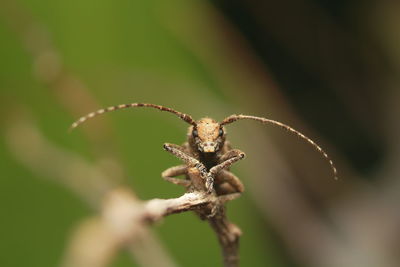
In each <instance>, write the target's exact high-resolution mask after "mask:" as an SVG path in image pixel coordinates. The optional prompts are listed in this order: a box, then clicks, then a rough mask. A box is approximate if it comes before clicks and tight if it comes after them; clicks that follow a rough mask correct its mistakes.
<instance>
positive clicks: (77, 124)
mask: <svg viewBox="0 0 400 267" xmlns="http://www.w3.org/2000/svg"><path fill="white" fill-rule="evenodd" d="M135 107H149V108H156V109H159V110H161V111H167V112H171V113H173V114H175V115H177V116H178V117H179V118H181V119H182V120H184V121H186V122H187V123H189V124H191V125H194V126H195V125H196V122H195V121H194V120H193V119H192V117H191V116H189V115H187V114H185V113H182V112H179V111H176V110H174V109H172V108H167V107H163V106H160V105H154V104H146V103H131V104H122V105H118V106H112V107H108V108H103V109H99V110H97V111H94V112H91V113H89V114H87V115H86V116H83V117H81V118H80V119H79V120H77V121H75V122H74V123H73V124H72V125H71V127H70V130H73V129H75V128H76V127H78V126H79V125H80V124H82V123H84V122H85V121H87V120H88V119H91V118H93V117H96V116H98V115H101V114H103V113H106V112H110V111H114V110H118V109H125V108H135Z"/></svg>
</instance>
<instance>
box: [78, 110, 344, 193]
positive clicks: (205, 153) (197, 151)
mask: <svg viewBox="0 0 400 267" xmlns="http://www.w3.org/2000/svg"><path fill="white" fill-rule="evenodd" d="M134 107H149V108H155V109H159V110H161V111H167V112H170V113H173V114H175V115H176V116H178V117H180V118H181V119H182V120H184V121H185V122H187V123H188V124H190V125H191V126H190V127H189V130H188V134H187V142H185V143H184V144H183V145H181V146H179V145H175V144H169V143H165V144H164V149H165V150H166V151H168V152H169V153H171V154H173V155H174V156H176V157H178V158H179V159H181V160H183V162H184V163H185V164H183V165H179V166H174V167H171V168H168V169H167V170H165V171H164V172H163V173H162V177H163V178H164V179H165V180H166V181H168V182H171V183H173V184H177V185H182V186H184V187H186V188H190V187H191V186H192V182H191V181H190V180H189V177H188V170H189V168H191V167H195V168H197V169H198V170H199V172H200V174H201V177H202V178H203V179H204V180H205V182H204V183H203V185H204V186H205V188H206V190H207V192H209V193H211V192H212V191H214V190H215V192H216V194H217V195H225V194H231V193H240V192H243V190H244V186H243V184H242V182H241V181H240V180H239V178H238V177H236V176H235V175H234V174H233V173H231V172H230V171H229V168H230V166H231V165H232V164H233V163H235V162H237V161H239V160H241V159H243V158H244V156H245V154H244V153H243V152H242V151H240V150H238V149H232V148H231V145H230V143H229V141H227V140H226V131H225V125H228V124H230V123H233V122H235V121H238V120H245V119H246V120H254V121H258V122H261V123H264V124H272V125H275V126H278V127H281V128H283V129H285V130H288V131H289V132H290V133H293V134H295V135H297V136H298V137H300V138H302V139H303V140H305V141H307V142H308V143H309V144H311V145H312V146H313V147H314V148H315V149H316V150H317V151H318V152H319V153H321V154H322V156H323V157H324V158H325V159H326V160H327V161H328V162H329V164H330V167H331V169H332V171H333V175H334V178H335V179H337V170H336V167H335V165H334V163H333V162H332V160H331V159H330V158H329V156H328V154H326V153H325V151H324V150H323V149H322V148H321V147H320V146H319V145H317V144H316V143H315V142H314V141H313V140H311V139H310V138H308V137H307V136H305V135H304V134H302V133H301V132H299V131H297V130H295V129H293V128H292V127H290V126H288V125H286V124H283V123H281V122H279V121H274V120H270V119H266V118H262V117H255V116H249V115H231V116H229V117H226V118H225V119H223V120H222V121H221V122H217V121H215V120H213V119H211V118H202V119H200V120H198V121H195V120H193V118H192V117H191V116H189V115H188V114H185V113H181V112H179V111H176V110H174V109H172V108H168V107H163V106H159V105H154V104H145V103H131V104H122V105H118V106H112V107H108V108H104V109H100V110H97V111H95V112H92V113H89V114H87V115H86V116H83V117H81V118H80V119H79V120H77V121H76V122H74V123H73V124H72V125H71V129H74V128H76V127H77V126H78V125H80V124H82V123H83V122H85V121H87V120H88V119H91V118H93V117H95V116H97V115H100V114H103V113H106V112H110V111H114V110H119V109H126V108H134ZM179 175H186V179H178V178H175V177H176V176H179Z"/></svg>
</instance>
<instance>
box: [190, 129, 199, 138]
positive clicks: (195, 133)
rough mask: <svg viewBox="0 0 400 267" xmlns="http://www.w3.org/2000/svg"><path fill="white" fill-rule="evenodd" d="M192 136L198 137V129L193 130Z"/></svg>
mask: <svg viewBox="0 0 400 267" xmlns="http://www.w3.org/2000/svg"><path fill="white" fill-rule="evenodd" d="M192 135H193V137H198V136H199V133H198V132H197V130H196V129H193V132H192Z"/></svg>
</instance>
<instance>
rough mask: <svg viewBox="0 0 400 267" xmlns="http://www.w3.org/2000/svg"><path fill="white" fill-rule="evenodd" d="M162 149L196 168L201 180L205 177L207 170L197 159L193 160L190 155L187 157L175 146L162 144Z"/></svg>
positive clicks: (181, 148) (179, 147)
mask: <svg viewBox="0 0 400 267" xmlns="http://www.w3.org/2000/svg"><path fill="white" fill-rule="evenodd" d="M164 149H165V150H166V151H168V152H169V153H171V154H172V155H174V156H175V157H177V158H179V159H181V160H183V162H185V163H186V164H187V165H188V166H191V167H196V168H197V169H198V170H199V171H200V175H201V177H202V178H203V179H206V177H207V168H206V167H205V166H204V164H203V163H201V162H200V161H199V160H198V159H195V158H194V157H192V156H191V155H188V154H187V153H185V152H184V151H183V149H184V148H183V147H181V146H178V145H175V144H169V143H165V144H164Z"/></svg>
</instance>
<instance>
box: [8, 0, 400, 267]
mask: <svg viewBox="0 0 400 267" xmlns="http://www.w3.org/2000/svg"><path fill="white" fill-rule="evenodd" d="M398 12H400V4H398V3H396V1H388V0H384V1H372V0H371V1H355V0H352V1H334V2H332V1H325V0H305V1H297V0H296V1H295V0H284V1H279V3H276V1H240V0H234V1H232V0H231V1H229V0H218V1H217V0H216V1H196V0H194V1H192V0H190V1H182V0H172V1H168V2H165V1H157V0H150V1H142V0H117V1H107V0H100V1H93V0H86V1H76V0H70V1H62V0H59V1H48V0H43V1H32V0H1V2H0V101H1V103H0V104H1V105H0V110H1V117H0V119H1V120H0V125H1V126H0V127H1V128H0V129H1V137H2V138H1V139H0V146H1V149H0V154H1V160H0V166H1V171H2V173H1V178H0V210H1V217H0V266H32V267H33V266H40V267H43V266H63V264H65V262H66V261H67V260H68V255H70V254H69V252H70V251H71V249H73V248H71V247H72V246H73V244H74V243H73V240H75V239H74V238H75V237H76V236H77V235H78V234H77V233H79V229H81V228H82V227H84V225H86V224H85V223H86V222H87V220H90V219H91V218H92V219H93V218H97V216H98V214H99V212H100V210H101V203H102V202H103V197H104V196H105V195H106V194H107V192H110V190H112V189H114V188H117V187H119V186H126V187H129V188H131V190H132V192H134V193H135V194H136V195H137V197H138V198H140V199H143V200H145V199H151V198H170V197H177V196H179V195H181V194H182V193H183V191H182V189H181V188H178V187H176V186H174V185H172V184H168V183H166V182H165V181H163V180H162V179H161V177H160V173H161V172H162V171H163V170H164V169H166V168H168V167H170V166H173V165H177V164H179V161H178V160H177V159H175V158H173V157H172V156H171V155H169V154H168V153H165V152H164V151H163V149H162V144H163V143H164V142H171V143H177V144H180V143H183V142H184V141H185V137H186V131H187V129H186V128H187V125H186V124H185V123H183V122H182V121H180V120H179V119H177V118H176V117H174V116H172V115H170V114H165V113H160V112H158V111H156V110H152V109H135V110H133V109H132V110H126V111H120V112H114V113H110V114H106V115H104V116H101V117H99V118H96V119H93V120H92V121H89V122H87V123H86V124H85V125H82V127H80V128H79V129H77V130H75V131H73V132H72V133H68V131H67V130H68V127H69V126H70V124H71V123H72V122H73V121H74V120H76V119H77V118H79V117H80V116H82V115H84V114H86V113H88V112H91V111H94V110H96V109H98V108H101V107H106V106H110V105H116V104H122V103H130V102H147V103H155V104H161V105H165V106H168V107H172V108H174V109H177V110H179V111H182V112H185V113H188V114H191V115H192V116H193V117H194V118H196V119H198V118H201V117H203V116H210V117H213V118H215V119H217V120H221V119H223V118H224V117H226V116H228V115H230V114H233V113H244V114H252V115H258V116H264V117H267V118H270V119H275V120H280V121H283V122H285V123H287V124H289V125H291V126H293V127H294V128H296V129H299V130H301V131H303V132H304V133H305V134H306V135H307V136H309V137H311V138H313V139H314V140H315V141H316V142H317V143H319V144H320V145H321V146H322V147H324V148H325V149H326V150H327V152H328V154H330V155H331V157H332V158H333V159H334V161H335V162H336V164H337V167H338V169H339V176H340V178H341V179H340V180H339V181H338V182H336V181H334V180H333V179H332V177H331V176H332V175H331V171H330V169H329V166H328V164H327V162H325V161H324V160H323V159H322V158H321V157H320V156H319V155H318V153H316V152H315V151H314V150H313V149H312V148H310V146H308V145H307V144H304V142H303V141H301V140H299V139H297V138H295V137H293V136H292V135H290V134H287V133H286V132H285V131H282V130H280V129H275V128H274V127H266V126H263V125H257V124H256V123H255V122H238V123H237V125H236V124H235V125H232V126H230V128H229V129H228V131H229V132H228V134H229V138H230V139H231V140H232V144H233V146H234V147H238V148H240V149H242V150H243V151H245V152H246V154H247V156H248V157H247V158H246V159H245V160H244V161H243V162H240V163H238V164H237V166H234V168H233V171H234V172H235V173H236V174H237V175H238V176H239V177H240V178H241V179H242V180H243V182H244V183H245V185H246V191H245V193H244V194H243V196H242V197H241V198H239V199H238V200H235V201H233V202H231V203H229V205H228V217H229V218H230V219H231V220H232V221H233V222H234V223H235V224H237V225H238V226H239V227H240V228H241V229H242V231H243V236H242V238H241V253H240V255H241V263H242V266H278V267H279V266H320V267H328V266H337V267H347V266H348V267H357V266H371V267H372V266H375V267H376V266H379V267H385V266H388V267H390V266H399V265H400V259H399V257H400V256H399V255H400V253H398V252H399V247H400V232H399V229H400V227H399V226H400V213H399V210H400V209H399V203H400V199H399V197H398V195H399V194H398V190H397V189H400V183H399V182H398V181H397V180H398V179H397V178H398V177H399V174H400V169H399V167H398V166H400V164H399V159H400V157H399V153H400V147H399V145H398V136H399V133H400V127H399V123H398V114H399V104H400V101H399V100H400V98H399V89H398V87H399V85H400V81H399V79H398V77H399V66H400V49H399V47H400V39H399V38H398V30H399V27H400V17H399V16H398V14H399V13H398ZM152 230H153V231H154V233H155V236H153V235H152V238H153V239H154V240H153V241H154V243H156V244H158V246H160V247H159V249H158V251H162V252H163V253H165V255H167V256H165V255H164V257H166V258H168V259H169V260H170V261H171V262H170V263H168V264H170V265H168V264H167V263H165V266H174V265H177V266H219V265H221V256H220V250H219V246H218V243H217V240H216V238H215V236H214V233H213V232H212V230H211V229H210V227H209V226H208V224H207V223H205V222H202V221H200V220H199V219H198V218H197V217H196V216H195V215H194V214H192V213H184V214H179V215H173V216H169V217H167V218H166V219H165V220H163V221H162V222H161V223H159V224H156V225H155V226H154V227H152ZM145 243H146V242H145ZM132 251H134V252H132ZM135 251H136V252H135ZM149 251H150V252H151V251H152V250H151V249H148V250H146V249H144V250H143V251H142V252H141V250H140V248H139V249H137V248H136V250H135V248H132V249H127V250H118V251H117V252H116V255H115V257H112V260H111V262H110V266H146V265H147V264H149V262H147V263H146V260H144V261H143V259H142V260H138V258H140V256H139V257H138V256H137V254H135V253H138V254H140V253H142V254H143V255H146V253H149ZM132 255H133V257H132ZM135 255H136V257H135ZM151 257H155V258H156V257H158V255H152V256H151ZM144 258H145V257H144ZM150 262H151V261H150ZM88 267H89V266H88Z"/></svg>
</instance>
